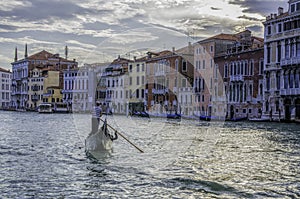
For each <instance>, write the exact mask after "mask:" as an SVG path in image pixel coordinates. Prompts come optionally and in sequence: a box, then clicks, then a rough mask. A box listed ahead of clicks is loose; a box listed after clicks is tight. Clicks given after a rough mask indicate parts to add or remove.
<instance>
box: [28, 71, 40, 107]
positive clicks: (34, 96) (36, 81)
mask: <svg viewBox="0 0 300 199" xmlns="http://www.w3.org/2000/svg"><path fill="white" fill-rule="evenodd" d="M43 90H44V76H43V74H42V69H41V68H39V67H35V68H34V69H33V70H30V71H29V77H28V106H29V108H30V109H36V108H37V107H38V106H39V104H41V103H42V102H43Z"/></svg>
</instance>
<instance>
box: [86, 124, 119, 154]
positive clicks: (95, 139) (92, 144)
mask: <svg viewBox="0 0 300 199" xmlns="http://www.w3.org/2000/svg"><path fill="white" fill-rule="evenodd" d="M117 138H118V135H117V133H114V135H112V133H110V131H109V130H108V125H107V121H106V120H105V121H104V122H103V125H102V127H101V128H98V131H96V132H93V131H92V132H91V133H90V134H89V135H88V137H87V138H86V139H85V149H86V151H88V152H91V151H98V152H101V151H110V150H111V149H112V142H113V141H114V140H116V139H117Z"/></svg>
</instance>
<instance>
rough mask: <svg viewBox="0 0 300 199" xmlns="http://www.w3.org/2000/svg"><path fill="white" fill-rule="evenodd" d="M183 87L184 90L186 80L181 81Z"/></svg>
mask: <svg viewBox="0 0 300 199" xmlns="http://www.w3.org/2000/svg"><path fill="white" fill-rule="evenodd" d="M181 86H182V88H185V87H186V79H182V80H181Z"/></svg>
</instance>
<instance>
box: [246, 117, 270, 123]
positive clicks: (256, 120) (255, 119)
mask: <svg viewBox="0 0 300 199" xmlns="http://www.w3.org/2000/svg"><path fill="white" fill-rule="evenodd" d="M249 121H250V122H269V121H270V119H269V118H257V117H254V118H249Z"/></svg>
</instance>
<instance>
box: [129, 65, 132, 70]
mask: <svg viewBox="0 0 300 199" xmlns="http://www.w3.org/2000/svg"><path fill="white" fill-rule="evenodd" d="M129 72H132V65H131V64H130V65H129Z"/></svg>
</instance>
